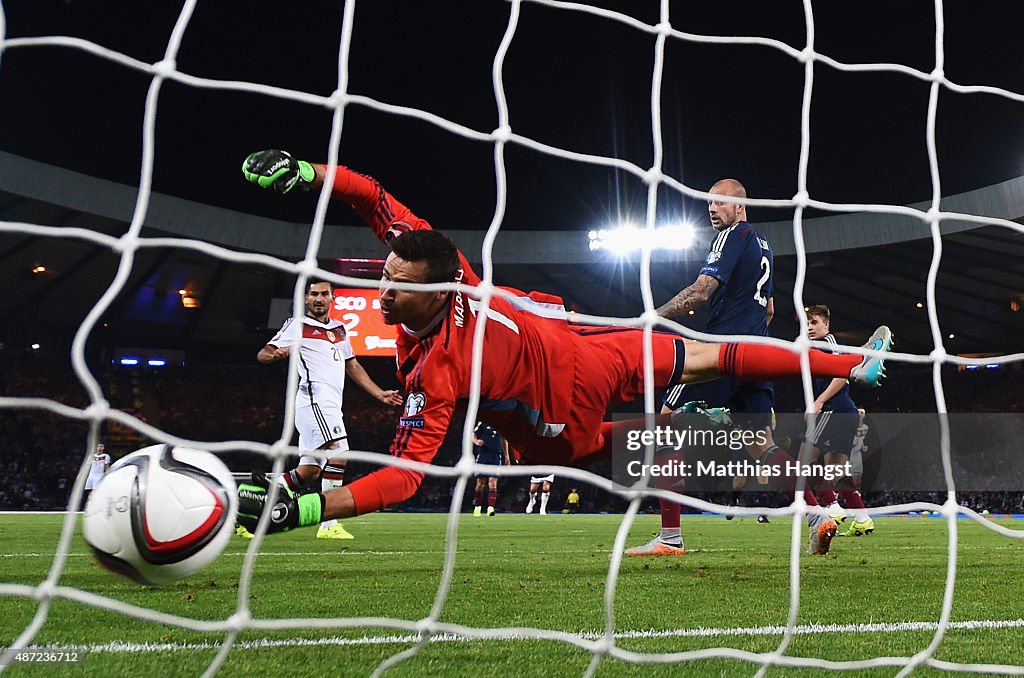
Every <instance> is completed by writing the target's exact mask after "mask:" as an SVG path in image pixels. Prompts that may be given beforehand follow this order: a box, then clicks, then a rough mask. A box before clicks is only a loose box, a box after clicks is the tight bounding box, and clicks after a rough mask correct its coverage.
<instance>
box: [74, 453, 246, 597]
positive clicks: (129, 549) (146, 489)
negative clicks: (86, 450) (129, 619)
mask: <svg viewBox="0 0 1024 678" xmlns="http://www.w3.org/2000/svg"><path fill="white" fill-rule="evenodd" d="M237 508H238V499H237V497H236V495H235V479H234V477H232V475H231V472H230V471H229V470H228V467H227V466H225V465H224V462H222V461H221V460H220V459H218V458H217V457H215V456H214V455H212V454H210V453H209V452H204V451H202V450H193V449H188V448H184V447H174V446H172V445H152V446H150V447H146V448H143V449H141V450H139V451H138V452H133V453H131V454H129V455H128V456H126V457H123V458H121V459H119V460H118V461H117V463H115V464H114V465H113V466H111V467H110V470H109V471H107V474H106V475H105V476H103V480H101V481H100V483H99V485H97V486H96V488H95V489H94V490H93V491H92V494H91V495H90V496H89V501H88V503H87V504H86V506H85V520H84V531H85V540H86V541H87V542H88V543H89V546H91V547H92V551H93V554H94V555H95V556H96V558H97V560H99V562H100V563H101V564H102V565H103V566H104V567H106V568H107V569H109V570H111V571H113V572H116V573H118V574H121V575H124V576H126V577H128V578H130V579H133V580H135V581H137V582H139V583H141V584H167V583H169V582H172V581H175V580H177V579H181V578H182V577H187V576H188V575H190V574H192V573H194V572H196V571H198V570H200V569H201V568H203V567H205V566H206V565H208V564H209V563H210V562H211V561H212V560H213V559H214V558H216V557H217V556H218V555H220V552H221V551H223V550H224V547H225V546H226V545H227V543H228V540H229V539H230V538H231V535H232V533H233V532H234V529H235V513H236V511H237Z"/></svg>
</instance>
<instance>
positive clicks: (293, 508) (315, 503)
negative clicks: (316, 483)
mask: <svg viewBox="0 0 1024 678" xmlns="http://www.w3.org/2000/svg"><path fill="white" fill-rule="evenodd" d="M269 489H270V483H269V482H268V481H267V476H266V475H265V474H263V472H261V471H253V472H252V480H251V481H250V482H248V483H242V484H240V485H239V486H238V518H237V520H238V524H239V525H241V526H242V527H244V528H245V529H247V530H249V531H250V532H255V531H256V523H258V522H259V519H260V515H261V514H262V513H263V511H264V510H266V506H267V496H268V490H269ZM323 513H324V495H322V494H320V493H319V492H312V493H310V494H303V495H296V494H295V493H294V492H292V491H291V490H290V489H288V488H287V487H281V488H280V489H279V491H278V493H277V501H276V502H274V505H273V507H272V509H271V513H270V524H269V525H268V526H267V532H268V533H271V532H285V531H287V530H294V529H295V528H296V527H306V526H308V525H316V524H318V523H319V522H320V518H321V516H323Z"/></svg>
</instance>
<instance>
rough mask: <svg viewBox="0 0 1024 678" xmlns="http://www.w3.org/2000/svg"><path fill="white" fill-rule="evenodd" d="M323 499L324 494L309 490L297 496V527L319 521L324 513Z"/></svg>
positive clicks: (314, 523)
mask: <svg viewBox="0 0 1024 678" xmlns="http://www.w3.org/2000/svg"><path fill="white" fill-rule="evenodd" d="M324 501H325V500H324V495H322V494H320V493H319V492H310V493H309V494H303V495H300V496H299V498H298V504H299V527H307V526H309V525H317V524H319V523H320V521H321V518H322V517H323V515H324Z"/></svg>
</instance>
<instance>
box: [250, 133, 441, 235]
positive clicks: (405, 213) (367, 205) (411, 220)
mask: <svg viewBox="0 0 1024 678" xmlns="http://www.w3.org/2000/svg"><path fill="white" fill-rule="evenodd" d="M242 175H243V176H244V177H245V178H246V179H247V180H248V181H250V182H252V183H254V184H256V185H257V186H259V187H261V188H267V189H272V190H274V191H276V192H277V193H282V194H284V193H289V192H291V191H293V190H295V189H296V188H298V189H299V190H301V191H319V190H320V189H321V187H322V186H323V185H324V179H325V177H326V176H327V165H322V164H318V163H311V162H307V161H305V160H299V159H298V158H296V157H294V156H293V155H292V154H291V153H288V152H287V151H282V150H278V149H268V150H264V151H256V152H255V153H252V154H250V155H249V156H248V157H247V158H246V159H245V161H244V162H243V163H242ZM331 195H332V196H333V197H335V198H337V199H338V200H343V201H345V202H347V203H348V204H349V205H351V206H352V208H353V209H354V210H355V211H356V213H357V214H359V216H360V217H362V219H363V221H365V222H366V223H367V224H369V225H370V226H371V227H372V228H373V230H374V232H375V233H376V234H377V237H378V238H380V239H381V240H383V241H384V242H387V241H388V240H390V239H391V238H394V237H397V236H399V235H401V234H402V233H405V232H406V231H414V230H422V229H430V224H429V223H427V221H426V220H425V219H421V218H419V217H418V216H416V215H415V214H414V213H413V211H412V210H410V209H409V208H408V207H406V206H405V205H403V204H402V203H401V202H399V200H398V199H397V198H395V196H393V195H391V194H390V193H388V191H387V190H385V188H384V187H383V186H382V185H381V183H380V182H379V181H377V180H376V179H374V178H373V177H371V176H367V175H365V174H360V173H359V172H355V171H353V170H351V169H349V168H348V167H345V166H344V165H337V166H336V167H335V175H334V185H333V186H332V190H331Z"/></svg>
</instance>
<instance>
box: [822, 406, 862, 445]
mask: <svg viewBox="0 0 1024 678" xmlns="http://www.w3.org/2000/svg"><path fill="white" fill-rule="evenodd" d="M858 426H860V415H859V414H858V413H857V412H821V413H820V414H818V418H817V421H816V422H815V426H814V446H815V447H817V448H818V449H819V450H821V451H822V452H835V453H837V454H845V455H847V456H849V455H850V451H851V450H852V449H853V438H854V436H856V435H857V427H858Z"/></svg>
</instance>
